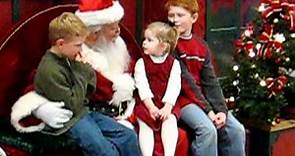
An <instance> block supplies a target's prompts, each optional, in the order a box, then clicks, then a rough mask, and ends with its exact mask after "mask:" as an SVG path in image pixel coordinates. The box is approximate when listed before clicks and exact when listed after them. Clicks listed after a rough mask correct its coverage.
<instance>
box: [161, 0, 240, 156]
mask: <svg viewBox="0 0 295 156" xmlns="http://www.w3.org/2000/svg"><path fill="white" fill-rule="evenodd" d="M165 7H166V9H167V11H168V20H169V21H170V22H172V23H173V24H174V26H175V28H176V29H177V30H178V32H179V33H180V38H179V40H178V43H177V53H176V57H178V58H179V59H180V60H181V62H182V69H184V70H183V71H184V73H183V75H185V79H186V80H188V81H189V82H190V83H191V86H192V88H194V91H195V93H196V95H197V98H198V99H200V100H202V102H203V107H202V108H201V107H200V106H198V105H196V104H195V103H194V102H193V100H191V101H189V100H186V101H185V100H184V101H182V104H181V106H182V109H181V116H180V119H181V120H182V121H183V122H184V123H186V124H187V125H188V126H189V127H190V128H191V129H193V130H194V135H195V137H194V140H193V143H192V146H191V148H192V153H193V155H200V156H216V155H217V152H218V150H219V151H220V152H221V155H224V156H243V155H245V151H244V146H245V130H244V127H243V125H241V124H240V123H239V122H238V121H237V120H236V119H235V118H234V117H233V115H232V114H231V113H230V112H227V107H226V105H225V103H224V97H223V95H222V91H221V88H220V85H219V83H218V81H217V79H216V76H215V74H214V71H213V67H212V64H211V61H210V51H209V48H208V47H207V45H206V44H205V42H204V41H203V40H202V39H200V38H197V37H196V36H195V34H193V33H192V27H193V24H194V23H195V22H196V21H197V18H198V3H197V1H196V0H168V1H167V2H166V4H165ZM184 96H185V95H184ZM189 98H190V97H188V99H189ZM217 136H218V139H217ZM217 143H218V145H217Z"/></svg>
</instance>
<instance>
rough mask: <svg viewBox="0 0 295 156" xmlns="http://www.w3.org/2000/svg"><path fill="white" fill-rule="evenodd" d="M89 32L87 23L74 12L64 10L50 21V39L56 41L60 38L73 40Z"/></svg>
mask: <svg viewBox="0 0 295 156" xmlns="http://www.w3.org/2000/svg"><path fill="white" fill-rule="evenodd" d="M87 34H88V28H87V27H86V25H85V24H84V23H83V22H82V21H81V20H80V19H79V18H78V17H77V16H76V15H75V14H73V13H71V12H64V13H62V14H61V15H59V16H57V17H56V18H54V19H53V20H52V21H51V22H50V23H49V33H48V36H49V41H50V42H51V43H53V42H55V41H56V40H58V39H60V38H64V39H68V40H71V39H72V38H74V37H79V36H85V35H87Z"/></svg>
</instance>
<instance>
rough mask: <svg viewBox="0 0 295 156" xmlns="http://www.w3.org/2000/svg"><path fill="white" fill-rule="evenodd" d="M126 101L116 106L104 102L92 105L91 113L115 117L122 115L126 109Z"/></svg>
mask: <svg viewBox="0 0 295 156" xmlns="http://www.w3.org/2000/svg"><path fill="white" fill-rule="evenodd" d="M127 104H128V101H123V102H121V103H120V104H119V105H118V106H116V105H113V104H109V103H106V102H96V103H92V104H91V106H92V107H90V108H91V110H92V111H97V112H100V113H102V114H104V115H107V116H110V117H115V116H119V115H123V114H124V112H125V111H126V109H127Z"/></svg>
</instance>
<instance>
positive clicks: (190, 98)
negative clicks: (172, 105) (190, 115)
mask: <svg viewBox="0 0 295 156" xmlns="http://www.w3.org/2000/svg"><path fill="white" fill-rule="evenodd" d="M190 103H195V104H197V105H198V106H200V107H201V108H203V109H205V105H204V103H203V102H202V101H200V100H199V99H197V98H196V95H195V93H194V91H193V90H192V88H191V86H190V85H189V83H188V81H187V80H185V79H182V80H181V92H180V95H179V97H178V100H177V104H178V105H179V107H180V108H183V107H184V106H186V105H188V104H190Z"/></svg>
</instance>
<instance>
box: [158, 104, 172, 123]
mask: <svg viewBox="0 0 295 156" xmlns="http://www.w3.org/2000/svg"><path fill="white" fill-rule="evenodd" d="M172 108H173V105H172V104H169V103H165V105H164V107H163V108H162V109H160V111H159V117H160V119H161V120H162V121H164V120H166V119H167V118H168V116H169V115H170V114H171V111H172Z"/></svg>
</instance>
